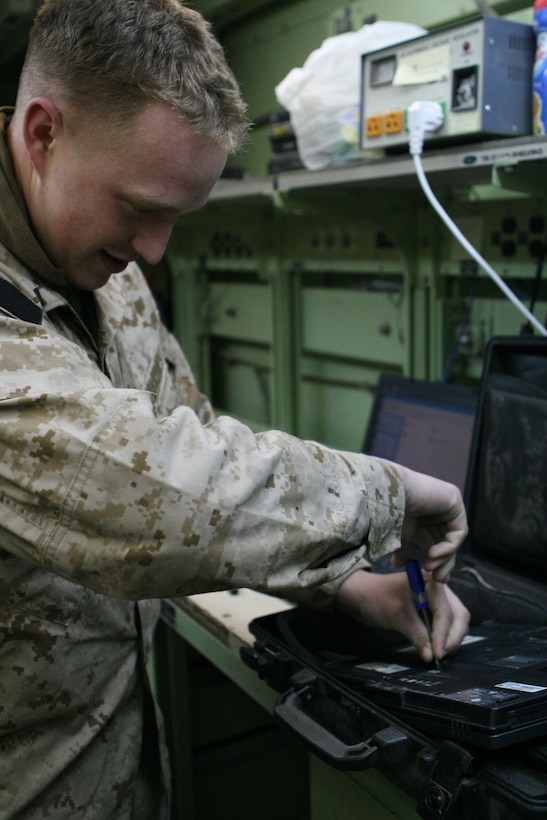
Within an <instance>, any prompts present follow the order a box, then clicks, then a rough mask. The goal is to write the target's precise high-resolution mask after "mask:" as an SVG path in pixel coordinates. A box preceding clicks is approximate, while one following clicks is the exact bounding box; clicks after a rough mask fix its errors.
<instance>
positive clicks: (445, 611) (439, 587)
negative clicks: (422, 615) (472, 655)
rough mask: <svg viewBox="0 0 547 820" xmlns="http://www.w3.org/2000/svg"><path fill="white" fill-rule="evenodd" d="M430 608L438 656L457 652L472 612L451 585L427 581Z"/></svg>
mask: <svg viewBox="0 0 547 820" xmlns="http://www.w3.org/2000/svg"><path fill="white" fill-rule="evenodd" d="M426 592H427V598H428V601H429V608H430V610H431V613H432V615H433V651H434V654H435V657H436V658H439V659H441V658H444V657H445V655H450V654H451V653H452V652H455V651H456V649H457V648H458V646H459V645H460V644H461V642H462V640H463V639H464V637H465V636H466V635H467V632H468V630H469V620H470V614H469V611H468V609H467V608H466V607H465V606H464V605H463V603H462V602H461V601H460V599H459V598H458V597H457V595H455V594H454V593H453V592H452V590H451V589H450V587H448V586H446V585H445V584H439V583H436V581H434V580H428V581H427V582H426Z"/></svg>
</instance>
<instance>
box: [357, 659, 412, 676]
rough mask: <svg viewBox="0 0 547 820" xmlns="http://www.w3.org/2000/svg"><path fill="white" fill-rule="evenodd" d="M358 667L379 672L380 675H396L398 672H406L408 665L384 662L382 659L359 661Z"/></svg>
mask: <svg viewBox="0 0 547 820" xmlns="http://www.w3.org/2000/svg"><path fill="white" fill-rule="evenodd" d="M355 668H356V669H365V670H366V671H367V672H379V673H380V675H395V674H396V673H397V672H406V671H407V670H408V668H409V667H408V666H399V664H398V663H382V661H377V662H369V663H358V664H357V666H356V667H355Z"/></svg>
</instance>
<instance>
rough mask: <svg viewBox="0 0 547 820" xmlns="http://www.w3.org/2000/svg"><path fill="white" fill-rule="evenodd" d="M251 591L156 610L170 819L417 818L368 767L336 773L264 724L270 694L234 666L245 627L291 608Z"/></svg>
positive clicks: (246, 638)
mask: <svg viewBox="0 0 547 820" xmlns="http://www.w3.org/2000/svg"><path fill="white" fill-rule="evenodd" d="M290 606H291V604H290V603H288V602H287V601H283V600H280V599H276V598H272V597H270V596H267V595H263V594H261V593H257V592H253V591H251V590H238V591H235V592H215V593H207V594H201V595H194V596H189V597H187V598H184V599H177V600H169V601H164V602H163V603H162V619H161V622H160V625H159V628H158V635H157V640H156V648H155V649H156V659H157V663H156V665H155V668H156V678H157V680H156V686H157V689H158V697H159V699H160V702H161V704H162V708H163V710H164V714H165V717H166V728H167V736H168V743H169V746H170V751H171V758H172V769H173V782H174V803H175V807H174V818H176V820H178V818H184V820H213V818H214V820H255V818H256V820H258V818H260V820H269V818H272V820H273V818H276V820H279V818H283V820H293V818H294V820H340V819H341V818H343V820H354V818H355V820H358V819H359V818H365V817H370V818H374V820H393V818H402V819H403V820H415V818H418V814H417V813H416V811H415V800H414V799H413V798H412V797H410V796H409V795H407V794H406V793H405V792H403V791H402V790H401V789H400V788H399V787H398V786H397V784H395V783H392V782H391V781H390V780H388V779H387V778H385V777H384V776H383V775H381V774H380V773H379V772H377V771H375V770H374V769H371V770H368V771H365V772H351V773H346V772H340V771H337V770H335V769H333V768H332V767H330V766H328V765H326V764H324V763H323V762H321V761H320V760H318V759H317V758H316V757H314V756H313V755H311V754H308V752H307V750H306V748H305V746H304V745H303V744H302V743H300V742H299V741H297V740H294V739H293V738H292V737H291V736H290V735H289V733H288V732H287V731H285V730H283V729H281V728H280V727H278V726H277V724H276V723H275V721H274V720H273V718H272V717H271V715H272V711H273V707H274V704H275V701H276V698H277V695H276V693H275V692H274V691H273V690H272V689H271V688H270V687H269V686H268V685H267V684H266V683H264V681H262V680H260V678H259V677H258V675H257V674H256V673H255V672H254V671H252V670H251V669H249V668H248V667H247V666H246V665H245V664H244V663H243V662H242V661H241V659H240V649H241V647H243V646H252V644H253V637H252V635H251V633H250V632H249V629H248V624H249V622H250V621H251V620H252V619H253V618H256V617H259V616H262V615H268V614H270V613H273V612H276V611H280V610H282V609H286V608H288V607H290Z"/></svg>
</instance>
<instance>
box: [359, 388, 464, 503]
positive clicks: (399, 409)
mask: <svg viewBox="0 0 547 820" xmlns="http://www.w3.org/2000/svg"><path fill="white" fill-rule="evenodd" d="M476 401H477V390H476V389H475V388H473V387H470V386H466V385H455V384H447V383H445V382H429V381H425V380H419V379H411V378H407V377H404V376H395V375H386V374H383V375H382V376H381V377H380V379H379V381H378V387H377V390H376V396H375V401H374V405H373V408H372V412H371V416H370V421H369V424H368V427H367V431H366V434H365V440H364V443H363V447H362V452H364V453H367V454H368V455H372V456H377V457H379V458H385V459H388V460H390V461H395V462H397V463H398V464H402V465H403V466H405V467H409V468H410V469H412V470H417V471H418V472H421V473H427V474H428V475H432V476H435V477H436V478H441V479H443V480H444V481H450V482H452V483H453V484H456V486H457V487H459V489H460V490H461V492H462V493H463V491H464V484H465V476H466V472H467V463H468V457H469V451H470V447H471V437H472V432H473V423H474V417H475V408H476Z"/></svg>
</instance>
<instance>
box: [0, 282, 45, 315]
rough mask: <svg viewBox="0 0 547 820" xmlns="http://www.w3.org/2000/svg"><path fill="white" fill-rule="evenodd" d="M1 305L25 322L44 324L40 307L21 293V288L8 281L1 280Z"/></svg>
mask: <svg viewBox="0 0 547 820" xmlns="http://www.w3.org/2000/svg"><path fill="white" fill-rule="evenodd" d="M0 305H1V306H2V307H4V308H6V310H8V311H9V312H10V313H12V314H13V315H14V316H16V317H17V318H18V319H22V320H23V322H31V323H32V324H33V325H41V324H42V316H43V314H42V311H41V309H40V308H39V307H38V305H36V304H34V302H33V301H32V300H31V299H29V298H28V296H25V294H24V293H21V291H20V290H19V288H16V287H15V285H12V284H11V282H8V281H7V280H6V279H2V278H0Z"/></svg>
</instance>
